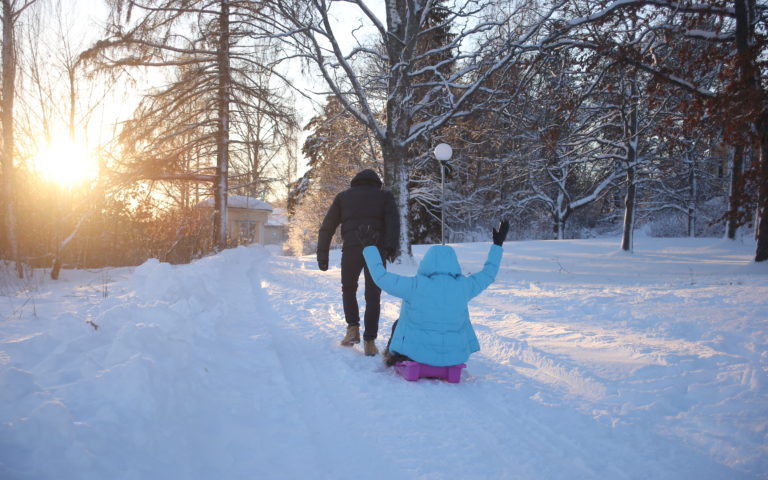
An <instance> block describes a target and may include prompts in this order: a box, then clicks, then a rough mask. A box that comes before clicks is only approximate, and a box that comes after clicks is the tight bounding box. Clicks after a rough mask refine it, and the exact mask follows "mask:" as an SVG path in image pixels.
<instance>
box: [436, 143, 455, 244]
mask: <svg viewBox="0 0 768 480" xmlns="http://www.w3.org/2000/svg"><path fill="white" fill-rule="evenodd" d="M433 153H434V154H435V158H436V159H437V161H438V162H440V242H441V243H442V244H443V245H445V169H446V168H449V167H448V160H450V159H451V156H452V155H453V149H452V148H451V146H450V145H448V144H447V143H441V144H439V145H437V146H436V147H435V149H434V151H433Z"/></svg>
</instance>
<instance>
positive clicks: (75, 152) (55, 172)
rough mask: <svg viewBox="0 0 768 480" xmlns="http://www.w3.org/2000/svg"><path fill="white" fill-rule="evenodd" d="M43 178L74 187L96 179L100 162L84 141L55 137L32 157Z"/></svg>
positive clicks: (63, 185)
mask: <svg viewBox="0 0 768 480" xmlns="http://www.w3.org/2000/svg"><path fill="white" fill-rule="evenodd" d="M32 166H33V168H34V170H35V171H36V172H37V174H38V175H40V176H41V177H42V178H45V179H46V180H49V181H52V182H55V183H57V184H59V185H60V186H62V187H65V188H74V187H78V186H81V185H83V184H85V183H88V182H91V181H93V180H95V179H96V177H97V176H98V173H99V164H98V161H97V160H96V158H95V157H94V155H92V154H91V152H89V151H88V148H87V146H86V145H85V144H84V143H81V142H78V141H76V140H71V139H69V138H55V139H54V140H52V141H51V142H50V144H48V145H47V146H46V147H45V148H43V149H42V150H41V151H40V152H38V153H37V154H36V155H35V156H34V157H33V158H32Z"/></svg>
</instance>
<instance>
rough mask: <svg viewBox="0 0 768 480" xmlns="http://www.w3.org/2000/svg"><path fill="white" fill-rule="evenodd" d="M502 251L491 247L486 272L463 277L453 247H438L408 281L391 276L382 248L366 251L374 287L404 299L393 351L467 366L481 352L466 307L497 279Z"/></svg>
mask: <svg viewBox="0 0 768 480" xmlns="http://www.w3.org/2000/svg"><path fill="white" fill-rule="evenodd" d="M502 252H503V249H502V248H501V247H500V246H498V245H492V246H491V250H490V251H489V252H488V259H487V260H486V261H485V265H484V266H483V269H482V270H481V271H480V272H478V273H475V274H473V275H468V276H464V275H462V273H461V267H460V266H459V261H458V259H457V258H456V252H455V251H454V250H453V248H451V247H449V246H447V245H435V246H433V247H431V248H430V249H429V250H428V251H427V254H426V255H425V256H424V258H423V259H422V260H421V263H420V264H419V269H418V272H417V274H416V276H415V277H404V276H402V275H397V274H394V273H390V272H387V271H386V270H385V269H384V265H383V264H382V261H381V256H380V255H379V251H378V249H376V248H375V247H366V248H365V250H363V255H364V256H365V262H366V263H367V264H368V270H369V271H370V272H371V276H372V277H373V280H374V281H375V282H376V285H378V286H379V287H380V288H381V289H382V290H384V291H385V292H387V293H389V294H390V295H393V296H395V297H399V298H402V299H403V304H402V306H401V308H400V319H399V320H398V322H397V327H396V328H395V331H394V332H393V334H392V343H391V344H390V347H389V348H390V350H391V351H393V352H398V353H401V354H403V355H407V356H408V357H410V358H411V359H413V360H415V361H417V362H421V363H425V364H427V365H434V366H438V367H442V366H448V365H456V364H459V363H463V362H466V361H467V360H468V359H469V355H470V354H471V353H472V352H476V351H478V350H480V343H479V342H478V341H477V336H476V335H475V331H474V329H473V328H472V324H471V323H470V321H469V310H468V308H467V303H469V301H470V300H471V299H472V298H474V297H475V296H477V295H478V294H479V293H480V292H482V291H483V290H485V288H486V287H487V286H488V285H490V284H491V283H492V282H493V281H494V280H495V279H496V274H497V273H498V271H499V264H500V263H501V254H502Z"/></svg>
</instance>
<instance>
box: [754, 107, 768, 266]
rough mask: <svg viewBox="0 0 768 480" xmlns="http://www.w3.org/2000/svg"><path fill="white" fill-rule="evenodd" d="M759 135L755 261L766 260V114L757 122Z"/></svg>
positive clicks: (767, 153)
mask: <svg viewBox="0 0 768 480" xmlns="http://www.w3.org/2000/svg"><path fill="white" fill-rule="evenodd" d="M757 129H758V134H759V135H760V137H759V138H760V166H759V170H758V179H759V182H760V187H759V191H758V197H757V225H756V231H757V248H756V251H755V261H756V262H764V261H766V260H768V113H763V114H762V115H761V116H760V119H759V120H758V122H757Z"/></svg>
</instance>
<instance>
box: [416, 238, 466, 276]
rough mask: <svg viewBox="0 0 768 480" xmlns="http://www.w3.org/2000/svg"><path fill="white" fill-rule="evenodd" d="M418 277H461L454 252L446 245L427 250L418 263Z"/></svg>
mask: <svg viewBox="0 0 768 480" xmlns="http://www.w3.org/2000/svg"><path fill="white" fill-rule="evenodd" d="M418 274H419V275H423V276H425V277H431V276H432V275H450V276H452V277H460V276H461V265H459V259H458V258H457V257H456V252H455V251H454V250H453V248H452V247H449V246H448V245H433V246H432V247H430V249H429V250H427V254H426V255H424V258H423V259H422V260H421V263H419V270H418Z"/></svg>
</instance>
